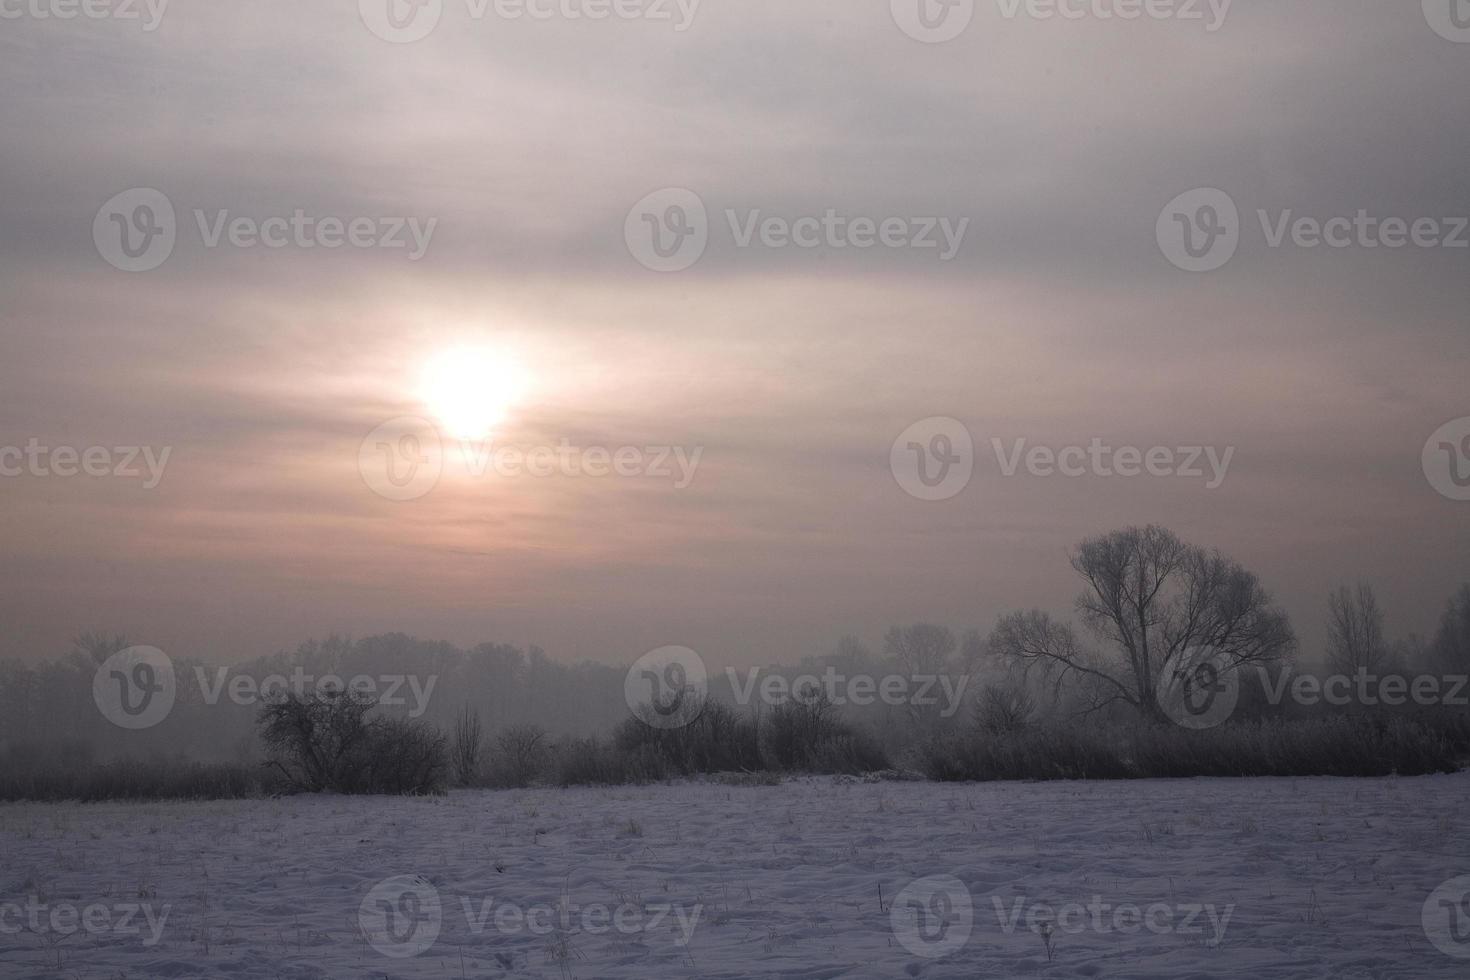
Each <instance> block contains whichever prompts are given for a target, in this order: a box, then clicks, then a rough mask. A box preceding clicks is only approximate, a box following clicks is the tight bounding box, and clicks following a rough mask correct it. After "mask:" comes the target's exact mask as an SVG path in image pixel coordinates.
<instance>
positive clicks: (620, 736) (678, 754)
mask: <svg viewBox="0 0 1470 980" xmlns="http://www.w3.org/2000/svg"><path fill="white" fill-rule="evenodd" d="M685 705H686V706H687V707H685V708H683V709H681V710H682V711H683V712H684V713H683V716H682V717H681V718H680V719H679V721H680V722H681V724H680V725H678V726H677V727H672V728H670V727H663V726H665V725H667V724H668V722H667V721H663V720H660V722H661V723H660V724H655V723H654V722H653V720H652V718H651V716H650V715H649V714H647V710H648V709H646V708H645V713H644V714H643V715H642V716H640V717H634V718H629V719H627V720H625V721H624V722H623V723H622V724H621V725H619V726H618V728H617V730H616V731H615V732H614V735H613V743H614V745H615V746H616V747H617V748H618V749H619V750H620V751H622V752H624V753H628V754H630V755H633V756H641V755H647V756H648V757H650V758H653V759H656V760H658V764H659V765H660V767H661V768H663V769H665V770H667V771H669V772H672V773H675V774H677V775H681V776H689V775H693V774H695V773H712V772H737V771H750V770H753V769H759V768H761V753H760V742H759V738H758V737H757V733H756V728H755V724H754V723H753V722H752V721H751V720H749V719H747V718H742V717H740V716H739V715H738V714H737V713H736V712H735V710H734V709H733V708H731V707H729V706H728V705H725V704H723V703H721V702H719V701H713V700H707V699H691V700H687V701H685Z"/></svg>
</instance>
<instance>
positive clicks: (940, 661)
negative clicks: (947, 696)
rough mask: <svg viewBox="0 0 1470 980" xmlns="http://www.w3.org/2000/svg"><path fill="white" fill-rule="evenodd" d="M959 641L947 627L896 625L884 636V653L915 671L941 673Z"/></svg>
mask: <svg viewBox="0 0 1470 980" xmlns="http://www.w3.org/2000/svg"><path fill="white" fill-rule="evenodd" d="M958 646H959V644H958V642H957V641H956V640H955V638H954V633H953V632H951V631H950V629H949V628H948V627H946V626H937V625H935V624H934V623H914V624H913V625H912V626H895V627H893V628H892V629H890V630H889V631H888V633H887V634H886V635H885V636H884V637H883V652H884V653H885V654H887V655H888V656H890V657H892V658H894V659H895V660H897V661H898V664H899V666H900V667H901V668H902V669H904V670H907V671H909V672H910V673H914V674H924V673H929V674H932V673H937V672H938V671H939V670H940V669H941V668H942V667H943V666H944V663H945V661H947V660H948V659H949V658H950V656H951V655H952V654H953V653H954V652H955V649H956V647H958Z"/></svg>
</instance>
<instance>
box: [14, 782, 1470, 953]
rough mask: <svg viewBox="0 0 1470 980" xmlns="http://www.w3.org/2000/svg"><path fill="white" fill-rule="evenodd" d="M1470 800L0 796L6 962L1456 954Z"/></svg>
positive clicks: (1245, 790) (1195, 791) (641, 791)
mask: <svg viewBox="0 0 1470 980" xmlns="http://www.w3.org/2000/svg"><path fill="white" fill-rule="evenodd" d="M1467 802H1470V774H1462V775H1457V776H1447V777H1431V778H1421V779H1402V780H1337V779H1300V780H1269V779H1255V780H1192V781H1151V782H1135V783H1055V784H988V785H964V786H954V785H937V784H928V783H895V782H885V783H862V782H857V781H850V780H841V779H838V780H831V779H810V780H798V781H793V782H788V783H786V784H784V785H781V786H764V787H762V786H724V785H717V784H694V785H675V786H657V787H629V788H619V789H597V790H535V791H519V792H456V793H453V794H451V795H450V796H448V797H445V798H439V799H423V800H410V799H378V798H355V799H343V798H328V797H320V798H306V797H301V798H293V799H283V800H263V801H254V802H244V803H238V802H237V803H194V804H143V805H121V804H104V805H91V806H77V805H10V806H0V976H4V977H6V978H11V977H45V978H53V977H68V978H97V980H104V978H106V980H119V978H149V980H158V978H169V977H250V978H255V977H259V978H296V977H434V978H445V977H505V976H512V977H566V976H575V977H582V978H604V977H629V978H640V980H646V978H650V977H730V978H734V977H792V978H829V977H882V978H902V977H954V978H972V977H1017V976H1036V977H1079V976H1080V977H1168V978H1171V980H1172V978H1185V977H1226V976H1229V977H1236V976H1238V977H1252V978H1253V977H1271V978H1273V980H1287V978H1293V977H1314V978H1315V977H1334V978H1354V977H1404V978H1409V977H1414V978H1423V977H1456V978H1463V977H1465V976H1467V975H1470V959H1466V958H1456V955H1455V954H1459V955H1460V956H1461V957H1470V904H1467V903H1466V900H1465V896H1464V894H1463V886H1466V885H1467V884H1470V879H1467V880H1466V881H1461V882H1455V881H1453V880H1452V879H1455V878H1456V877H1457V876H1461V875H1467V874H1470V811H1467ZM1447 882H1448V884H1446V883H1447ZM1436 941H1437V943H1438V946H1437V945H1436ZM1048 946H1050V955H1048ZM1438 947H1443V949H1441V948H1438Z"/></svg>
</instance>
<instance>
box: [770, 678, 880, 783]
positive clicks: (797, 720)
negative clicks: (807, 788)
mask: <svg viewBox="0 0 1470 980" xmlns="http://www.w3.org/2000/svg"><path fill="white" fill-rule="evenodd" d="M760 744H761V752H762V757H763V760H764V762H765V763H766V766H767V767H768V768H771V769H777V770H783V771H788V772H789V771H807V772H820V773H851V774H857V773H862V772H874V771H877V770H879V769H887V768H889V764H888V758H887V756H886V755H885V754H884V752H883V750H882V748H881V747H880V746H879V745H878V743H877V741H876V740H875V739H873V738H872V737H871V736H870V735H868V734H866V733H863V732H859V731H857V730H855V729H853V728H852V727H850V726H848V725H846V724H844V723H843V722H842V721H841V720H839V719H838V718H837V715H836V711H835V709H834V707H833V705H832V702H831V701H829V700H828V699H827V696H826V694H825V692H822V691H820V690H818V689H815V688H811V689H808V690H805V691H801V692H799V693H798V694H797V695H796V696H795V697H793V698H791V699H790V700H788V701H784V702H782V703H781V704H777V705H775V706H774V707H772V708H771V711H770V713H769V714H767V715H766V717H765V721H764V725H763V727H762V730H761V743H760Z"/></svg>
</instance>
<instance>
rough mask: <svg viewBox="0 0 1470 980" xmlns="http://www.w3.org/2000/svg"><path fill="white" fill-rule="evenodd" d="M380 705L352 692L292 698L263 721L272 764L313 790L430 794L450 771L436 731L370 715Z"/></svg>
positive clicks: (275, 705) (273, 706) (268, 709)
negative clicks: (369, 716) (370, 716)
mask: <svg viewBox="0 0 1470 980" xmlns="http://www.w3.org/2000/svg"><path fill="white" fill-rule="evenodd" d="M376 706H377V701H376V700H375V699H374V698H372V697H369V696H367V695H363V694H360V693H357V692H351V691H325V692H317V693H311V694H305V695H302V694H296V693H288V694H284V695H282V696H281V697H279V698H277V699H275V700H272V701H269V702H267V703H266V704H265V705H264V706H263V707H262V708H261V709H260V715H259V718H258V724H259V727H260V736H261V741H262V742H264V744H265V746H266V752H267V765H269V766H271V767H273V768H274V769H276V770H277V771H278V772H280V773H281V775H282V776H284V777H285V778H286V779H287V780H288V781H289V782H290V783H291V785H293V786H295V787H297V788H299V789H303V790H309V791H312V792H317V791H321V790H330V791H332V792H336V793H395V794H421V793H433V792H438V791H440V790H442V789H443V784H444V780H445V778H446V776H447V775H448V771H449V755H448V750H447V746H446V741H445V738H444V736H443V734H442V733H440V732H439V731H438V730H437V729H434V728H433V727H431V726H429V725H427V724H425V723H423V722H417V721H408V720H405V719H399V718H381V717H379V718H368V713H369V712H370V711H371V710H372V709H373V708H375V707H376Z"/></svg>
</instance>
